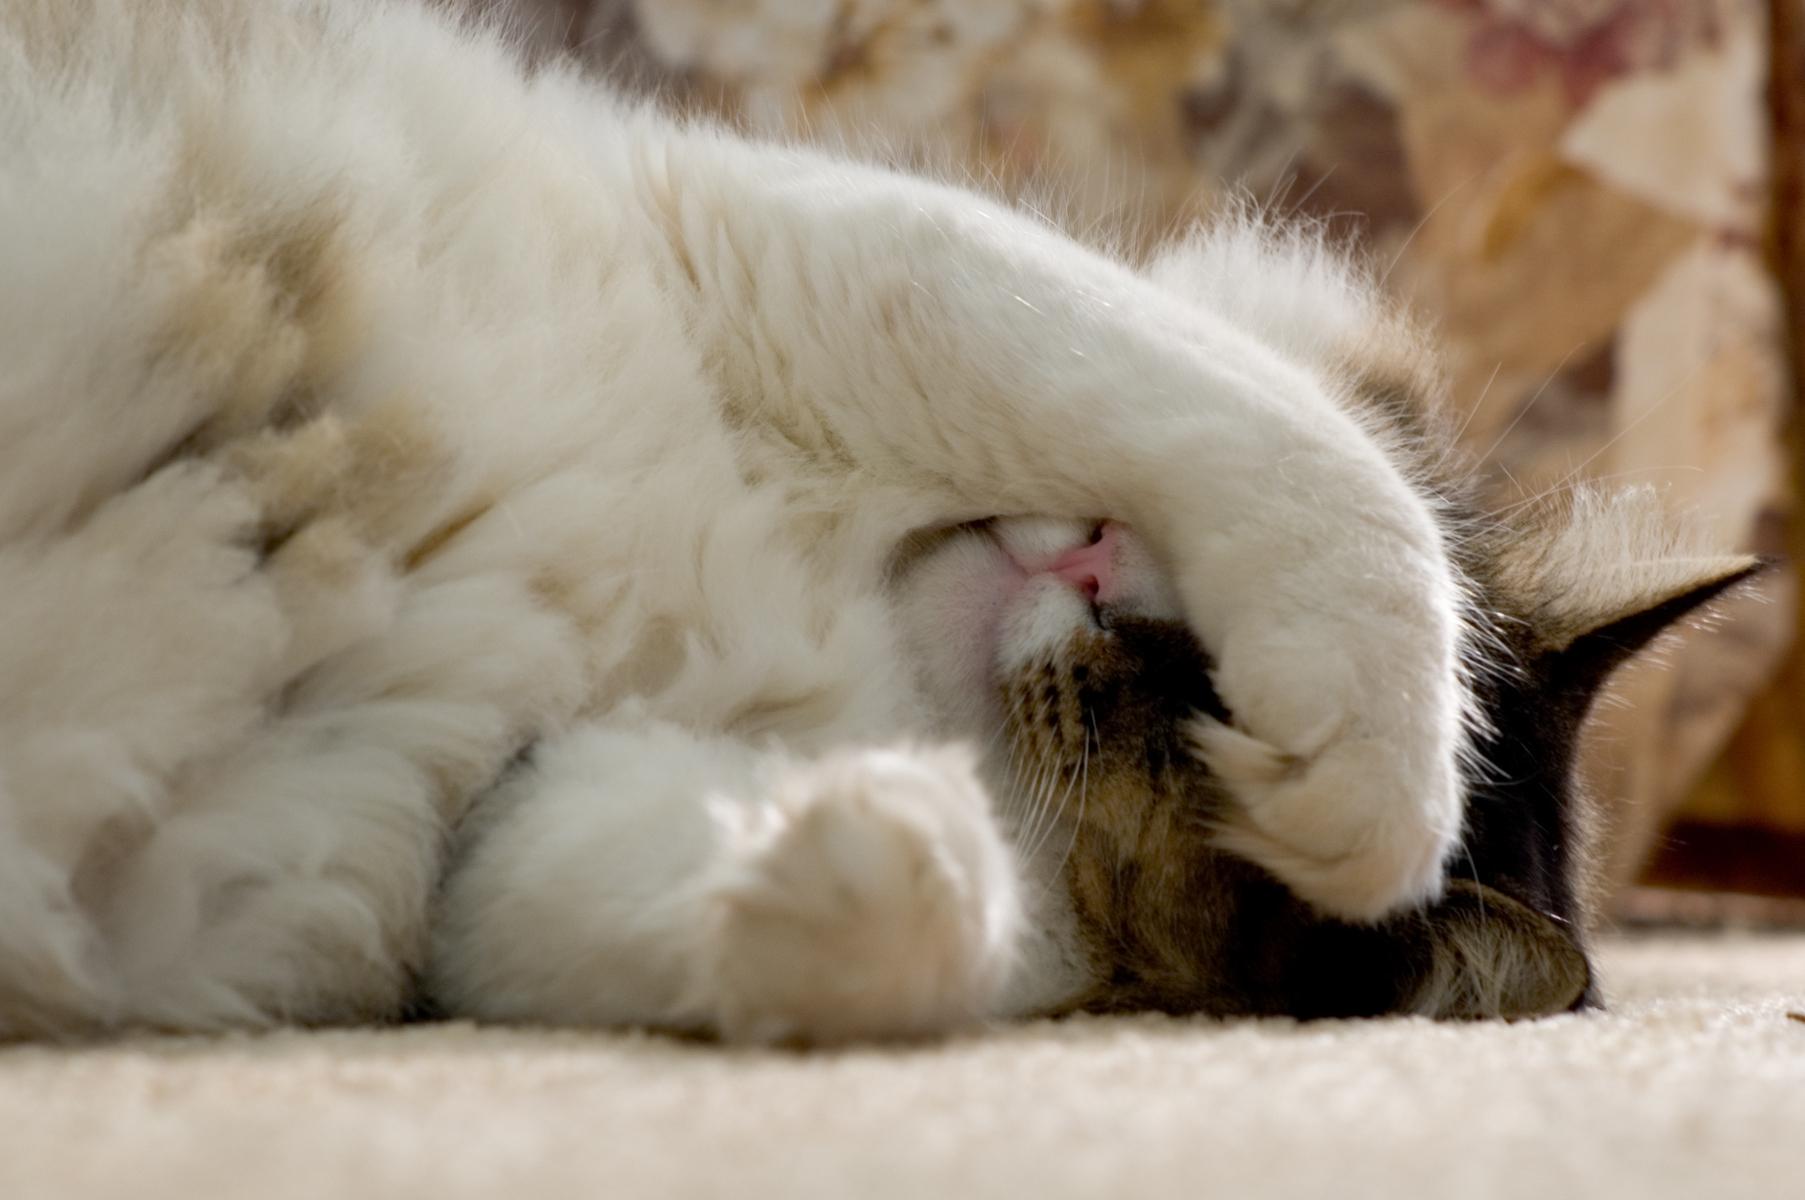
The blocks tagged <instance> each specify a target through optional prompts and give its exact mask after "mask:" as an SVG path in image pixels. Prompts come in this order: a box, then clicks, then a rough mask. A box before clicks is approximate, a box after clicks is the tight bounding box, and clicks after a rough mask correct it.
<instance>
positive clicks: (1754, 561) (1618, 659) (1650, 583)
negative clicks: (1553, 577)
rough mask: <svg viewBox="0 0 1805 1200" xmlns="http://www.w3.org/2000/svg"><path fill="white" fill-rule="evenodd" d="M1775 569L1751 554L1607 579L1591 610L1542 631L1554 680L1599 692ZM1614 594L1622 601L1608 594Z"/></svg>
mask: <svg viewBox="0 0 1805 1200" xmlns="http://www.w3.org/2000/svg"><path fill="white" fill-rule="evenodd" d="M1769 565H1770V561H1769V560H1766V559H1761V558H1756V557H1754V556H1752V555H1747V554H1732V555H1723V556H1718V557H1709V558H1685V559H1667V560H1656V561H1652V562H1646V563H1632V564H1626V565H1624V566H1621V567H1619V568H1617V569H1616V570H1614V571H1607V572H1604V573H1603V577H1602V578H1601V579H1600V580H1599V581H1598V582H1599V587H1598V589H1597V595H1596V597H1595V600H1594V604H1593V606H1592V607H1591V608H1590V610H1589V611H1574V612H1569V613H1568V614H1566V616H1565V619H1564V620H1563V621H1562V622H1561V623H1559V624H1557V625H1555V626H1554V627H1553V628H1552V629H1547V630H1543V631H1542V634H1543V637H1544V638H1545V639H1547V640H1546V641H1545V643H1544V645H1545V649H1546V651H1547V652H1548V659H1547V662H1548V666H1549V679H1550V682H1551V683H1555V684H1556V685H1564V686H1565V687H1567V688H1570V689H1571V688H1588V687H1596V686H1597V685H1598V684H1599V683H1600V682H1602V681H1603V679H1604V678H1605V676H1607V675H1609V674H1610V673H1611V671H1613V670H1614V669H1616V668H1617V667H1618V666H1619V665H1621V664H1622V663H1623V662H1624V661H1625V660H1627V659H1629V658H1630V657H1632V656H1633V655H1635V654H1636V653H1637V652H1638V651H1640V650H1641V649H1643V648H1644V647H1645V646H1647V645H1648V644H1649V643H1650V642H1652V641H1653V640H1654V639H1655V638H1656V637H1657V636H1659V635H1660V634H1661V632H1662V631H1664V630H1666V629H1669V628H1671V627H1672V626H1674V625H1676V624H1678V623H1679V622H1681V621H1683V620H1685V619H1686V618H1687V617H1690V616H1694V615H1695V614H1697V613H1699V612H1700V611H1701V610H1703V609H1704V608H1705V606H1706V605H1708V604H1710V603H1711V602H1712V601H1713V600H1715V599H1717V598H1718V597H1719V596H1722V595H1723V594H1724V593H1725V592H1728V591H1729V590H1731V589H1732V588H1734V587H1736V586H1737V585H1738V584H1740V583H1743V582H1745V581H1747V580H1748V579H1750V578H1752V577H1754V576H1755V575H1757V574H1759V573H1760V572H1761V571H1762V570H1763V569H1765V568H1766V567H1767V566H1769ZM1613 586H1615V587H1616V588H1618V589H1619V593H1620V594H1617V595H1615V596H1612V595H1610V594H1608V589H1609V588H1611V587H1613Z"/></svg>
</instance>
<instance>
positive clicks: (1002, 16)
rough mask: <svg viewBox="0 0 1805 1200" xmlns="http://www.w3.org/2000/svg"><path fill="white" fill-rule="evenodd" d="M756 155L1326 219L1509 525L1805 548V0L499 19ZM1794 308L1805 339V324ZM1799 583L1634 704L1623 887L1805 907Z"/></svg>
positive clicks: (835, 6)
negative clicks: (1557, 495) (1636, 527)
mask: <svg viewBox="0 0 1805 1200" xmlns="http://www.w3.org/2000/svg"><path fill="white" fill-rule="evenodd" d="M466 2H468V3H474V4H476V5H477V6H478V7H483V8H488V9H490V10H492V11H493V10H495V9H497V8H499V9H501V10H502V11H503V15H504V16H505V18H506V19H507V20H509V21H510V22H513V23H515V24H516V26H517V28H518V29H520V30H521V31H523V33H524V35H525V36H526V37H527V38H528V39H529V41H530V43H531V45H532V46H533V47H534V49H535V52H537V53H541V54H558V55H574V56H577V57H579V58H581V59H583V60H584V61H585V62H587V63H588V64H591V65H592V66H593V67H594V68H595V69H597V70H598V71H602V72H606V73H608V74H609V75H610V76H612V77H613V78H615V79H617V80H619V81H621V82H622V84H623V86H626V87H627V88H629V89H632V90H638V91H641V92H645V93H648V94H655V95H657V96H659V97H661V98H662V99H663V100H664V101H666V102H668V103H670V104H673V105H675V106H677V107H680V108H686V109H691V110H700V111H704V112H707V113H710V114H712V115H716V116H718V117H721V118H724V119H727V120H729V121H731V122H733V123H735V124H738V125H740V126H741V127H743V128H747V129H750V130H752V131H755V132H761V133H770V134H777V135H782V136H787V137H800V138H803V139H813V140H818V141H823V142H827V143H830V144H834V145H853V146H881V147H883V148H884V149H885V151H886V152H887V153H889V154H893V155H900V156H902V157H903V158H905V159H915V160H918V161H922V162H930V163H934V164H938V165H939V166H940V167H941V168H943V169H946V168H950V169H953V170H955V171H962V172H964V173H965V174H967V175H968V176H969V177H970V178H972V179H974V180H977V181H979V182H981V183H982V184H984V185H985V186H987V187H990V188H993V189H995V190H1000V191H1002V192H1005V193H1012V194H1017V195H1035V196H1040V197H1050V198H1054V199H1056V201H1057V204H1058V207H1059V213H1058V215H1059V218H1060V220H1061V221H1062V223H1064V224H1065V225H1067V227H1068V228H1072V229H1074V230H1075V231H1077V232H1079V233H1080V234H1081V235H1083V234H1086V233H1091V232H1099V231H1112V232H1114V233H1116V234H1118V235H1119V234H1120V232H1121V231H1128V236H1129V239H1130V242H1131V243H1133V244H1135V245H1136V246H1137V247H1138V248H1141V249H1145V248H1146V247H1147V246H1148V245H1151V244H1152V243H1154V242H1157V241H1158V240H1159V239H1160V238H1161V237H1164V236H1169V235H1170V234H1171V233H1173V232H1175V231H1178V230H1181V229H1182V228H1183V226H1184V225H1185V223H1186V222H1188V221H1193V220H1196V219H1199V218H1200V217H1202V216H1205V215H1207V214H1208V213H1209V212H1210V211H1211V210H1212V208H1214V207H1217V206H1219V205H1220V204H1221V203H1222V202H1223V200H1224V198H1225V197H1232V196H1242V197H1250V198H1252V199H1253V200H1255V201H1256V202H1259V203H1262V204H1264V205H1266V206H1268V207H1270V208H1272V209H1274V210H1276V211H1278V212H1280V213H1284V214H1292V215H1296V216H1300V217H1303V218H1308V219H1313V220H1318V221H1322V222H1324V223H1326V225H1327V227H1328V229H1329V231H1330V233H1331V235H1332V236H1334V237H1336V238H1339V239H1345V240H1347V241H1348V242H1350V243H1352V244H1354V245H1355V246H1356V247H1357V248H1358V249H1359V250H1360V251H1361V252H1362V253H1364V254H1366V255H1368V256H1369V257H1370V259H1371V260H1372V261H1373V262H1374V263H1375V264H1376V265H1377V268H1378V269H1379V270H1380V271H1381V272H1382V274H1383V277H1384V280H1385V285H1386V286H1387V287H1388V288H1389V289H1391V290H1393V291H1394V292H1396V293H1397V294H1398V295H1399V296H1401V297H1403V298H1405V299H1407V300H1408V301H1410V302H1411V303H1412V304H1413V305H1414V306H1416V307H1417V308H1418V309H1419V310H1420V311H1421V312H1422V313H1424V314H1425V315H1427V316H1429V317H1430V318H1431V319H1433V320H1434V321H1435V322H1437V324H1438V325H1439V328H1440V331H1441V334H1442V337H1443V340H1444V344H1445V348H1446V354H1447V359H1448V364H1449V367H1450V370H1451V373H1452V379H1453V384H1454V386H1453V392H1452V396H1451V401H1452V403H1453V404H1455V405H1456V406H1457V407H1458V408H1459V410H1460V412H1461V414H1462V418H1461V419H1462V420H1464V422H1465V424H1464V427H1463V433H1462V437H1463V439H1464V441H1465V443H1466V444H1467V446H1468V447H1469V448H1470V449H1471V450H1472V451H1473V453H1474V454H1475V455H1476V456H1478V457H1479V458H1481V459H1482V460H1483V470H1484V471H1485V473H1486V480H1487V486H1488V489H1489V496H1490V501H1491V503H1492V504H1493V505H1494V506H1496V507H1498V508H1507V507H1509V506H1511V505H1517V504H1523V503H1527V502H1529V501H1530V499H1531V498H1532V497H1538V496H1542V495H1544V494H1546V493H1547V492H1548V491H1549V490H1550V489H1560V488H1563V487H1566V486H1568V485H1570V484H1571V483H1572V482H1574V481H1575V480H1579V479H1598V480H1604V481H1609V482H1611V483H1613V484H1624V485H1627V484H1648V485H1652V486H1656V487H1659V488H1661V489H1663V491H1664V492H1665V493H1666V496H1667V498H1668V501H1669V502H1670V505H1671V506H1672V508H1673V509H1674V510H1675V511H1676V512H1678V511H1684V512H1690V513H1691V514H1693V515H1694V517H1695V519H1697V520H1699V521H1702V522H1703V523H1704V524H1705V525H1706V526H1707V527H1708V528H1709V529H1710V530H1711V531H1712V532H1713V534H1714V535H1715V537H1716V539H1717V541H1718V542H1719V543H1720V544H1722V545H1723V546H1725V547H1732V546H1734V547H1742V548H1747V549H1753V550H1756V551H1759V552H1762V553H1767V554H1775V555H1789V556H1790V557H1791V558H1792V560H1793V561H1795V562H1796V561H1805V556H1802V555H1801V550H1802V549H1805V535H1802V532H1801V530H1800V528H1799V527H1798V526H1797V525H1795V524H1793V523H1792V522H1791V521H1790V514H1791V497H1792V495H1793V483H1792V481H1793V480H1794V479H1795V478H1797V477H1798V476H1799V472H1798V470H1797V466H1798V462H1799V459H1800V456H1799V454H1798V452H1797V449H1796V446H1795V443H1794V439H1793V432H1794V431H1793V426H1792V422H1793V419H1794V417H1795V414H1796V413H1797V412H1798V409H1799V399H1800V397H1799V392H1798V390H1797V387H1796V385H1795V384H1794V383H1793V382H1792V381H1793V380H1794V378H1795V377H1796V376H1797V375H1798V373H1799V372H1798V366H1799V363H1798V358H1797V356H1798V352H1799V351H1798V348H1799V345H1800V338H1801V332H1802V327H1801V324H1800V321H1801V312H1802V311H1805V304H1802V303H1801V301H1805V189H1802V187H1801V182H1802V179H1805V4H1802V3H1801V2H1800V0H466ZM1789 314H1790V315H1789ZM1797 592H1798V589H1797V585H1796V578H1795V574H1794V572H1793V569H1792V568H1791V567H1789V566H1784V565H1783V566H1781V567H1779V568H1777V569H1775V570H1773V571H1771V572H1770V573H1769V574H1768V576H1767V577H1766V579H1765V581H1764V583H1763V585H1762V587H1761V589H1760V594H1759V596H1745V597H1740V598H1738V599H1735V600H1733V601H1732V602H1730V603H1729V604H1727V605H1725V606H1724V607H1725V611H1724V613H1723V615H1724V616H1725V617H1726V618H1727V619H1726V620H1724V621H1722V622H1719V623H1717V625H1716V627H1714V628H1713V629H1711V630H1709V631H1702V632H1701V631H1693V632H1692V633H1690V634H1689V635H1687V636H1686V637H1684V638H1682V639H1680V640H1678V641H1676V642H1675V643H1674V644H1673V645H1672V646H1670V647H1669V648H1668V649H1667V651H1666V652H1665V653H1664V654H1663V655H1662V656H1661V660H1660V661H1659V662H1658V663H1655V664H1653V665H1648V666H1641V667H1638V668H1635V669H1632V670H1631V671H1629V672H1626V673H1625V674H1624V676H1623V677H1621V678H1620V679H1619V680H1618V681H1617V685H1616V688H1615V692H1616V695H1617V696H1618V697H1619V698H1620V700H1621V701H1622V703H1619V704H1616V705H1613V706H1611V707H1610V708H1608V709H1607V710H1606V711H1604V712H1603V713H1602V714H1601V717H1600V719H1599V720H1598V722H1597V727H1596V729H1595V733H1594V736H1593V738H1592V750H1591V756H1592V762H1591V764H1590V770H1591V778H1592V780H1593V781H1594V783H1595V784H1596V786H1597V787H1598V789H1599V791H1600V792H1601V794H1602V795H1603V796H1604V798H1605V799H1606V801H1607V804H1608V808H1609V812H1610V813H1611V814H1612V824H1611V829H1612V832H1611V834H1610V837H1609V846H1608V854H1609V871H1610V875H1611V877H1612V879H1613V880H1614V881H1616V882H1618V883H1624V882H1629V881H1631V880H1634V879H1636V878H1638V877H1642V876H1645V875H1646V876H1647V877H1649V878H1652V879H1654V880H1656V881H1658V882H1669V883H1681V884H1690V885H1698V886H1705V887H1711V888H1717V889H1720V890H1732V891H1743V892H1755V893H1767V894H1772V895H1783V894H1788V893H1792V894H1805V717H1802V716H1801V713H1802V711H1805V659H1801V658H1800V656H1799V655H1798V654H1797V653H1796V652H1795V651H1794V650H1793V649H1792V646H1793V634H1794V625H1795V619H1796V616H1797V614H1798V610H1799V602H1798V599H1797Z"/></svg>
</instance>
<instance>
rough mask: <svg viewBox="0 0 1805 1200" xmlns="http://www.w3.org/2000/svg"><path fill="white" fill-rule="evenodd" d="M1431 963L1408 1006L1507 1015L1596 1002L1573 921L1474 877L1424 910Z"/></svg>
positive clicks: (1450, 1013) (1429, 1011)
mask: <svg viewBox="0 0 1805 1200" xmlns="http://www.w3.org/2000/svg"><path fill="white" fill-rule="evenodd" d="M1420 919H1421V920H1422V921H1424V922H1425V923H1426V925H1427V928H1428V933H1429V950H1430V954H1429V964H1428V970H1427V971H1426V972H1425V973H1424V975H1423V976H1422V979H1421V982H1420V983H1419V985H1418V987H1417V989H1416V995H1415V996H1414V997H1413V998H1412V1000H1411V1001H1410V1003H1409V1005H1408V1007H1409V1008H1410V1009H1412V1010H1413V1011H1415V1012H1418V1013H1422V1014H1424V1015H1427V1016H1433V1017H1438V1018H1444V1019H1447V1018H1452V1019H1463V1018H1482V1017H1503V1018H1505V1019H1506V1020H1512V1019H1520V1018H1524V1017H1540V1016H1549V1015H1552V1014H1554V1013H1562V1012H1570V1011H1573V1010H1574V1009H1578V1008H1583V1007H1586V1006H1587V1005H1588V1004H1590V1003H1593V1002H1594V1001H1593V995H1592V968H1591V965H1590V964H1589V963H1588V962H1587V960H1586V954H1585V951H1584V950H1583V949H1582V948H1581V947H1580V944H1579V939H1578V938H1577V937H1576V936H1575V935H1574V933H1573V931H1572V928H1571V926H1569V925H1568V924H1567V922H1565V921H1563V920H1561V919H1560V918H1558V917H1554V916H1550V915H1548V914H1546V913H1542V912H1537V911H1536V910H1535V909H1533V908H1530V907H1529V906H1528V905H1525V904H1520V903H1518V902H1517V901H1515V900H1512V899H1511V898H1510V897H1509V896H1506V895H1504V893H1502V892H1499V891H1497V890H1496V889H1494V888H1489V887H1486V886H1485V885H1484V884H1481V883H1475V882H1473V881H1472V880H1464V879H1463V880H1456V881H1454V882H1453V883H1451V884H1449V885H1448V892H1447V895H1446V896H1444V897H1443V898H1442V900H1441V901H1440V903H1438V904H1437V905H1436V906H1435V907H1434V908H1432V909H1430V910H1429V911H1428V912H1427V913H1425V914H1423V916H1422V917H1421V918H1420Z"/></svg>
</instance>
